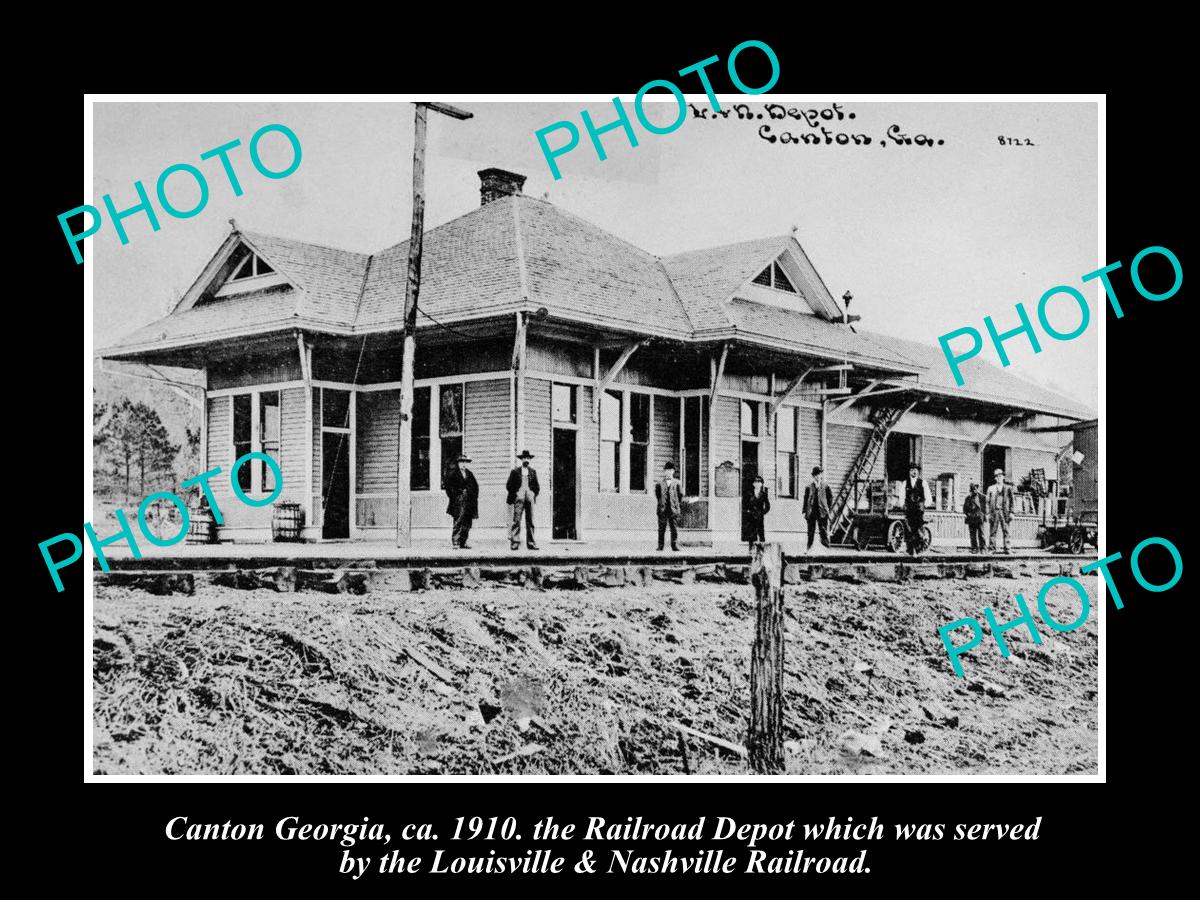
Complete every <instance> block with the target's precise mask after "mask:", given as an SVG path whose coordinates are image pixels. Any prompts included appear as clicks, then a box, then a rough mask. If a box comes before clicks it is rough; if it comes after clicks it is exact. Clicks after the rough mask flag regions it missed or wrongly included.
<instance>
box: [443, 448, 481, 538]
mask: <svg viewBox="0 0 1200 900" xmlns="http://www.w3.org/2000/svg"><path fill="white" fill-rule="evenodd" d="M470 461H471V459H470V457H468V456H465V455H463V454H459V456H458V459H456V460H455V465H454V468H452V469H451V470H450V471H449V472H447V473H446V478H445V481H444V484H445V491H446V496H447V497H448V498H449V500H450V502H449V503H448V504H446V513H447V515H449V516H450V517H451V518H453V519H454V527H453V529H452V530H451V532H450V546H452V547H454V549H456V550H458V549H462V550H470V549H471V548H470V546H469V545H468V544H467V537H468V536H469V535H470V534H471V523H472V522H473V521H474V520H475V519H477V518H479V482H477V481H476V480H475V473H474V472H472V471H471V470H470V469H468V468H467V463H469V462H470Z"/></svg>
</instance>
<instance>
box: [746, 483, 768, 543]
mask: <svg viewBox="0 0 1200 900" xmlns="http://www.w3.org/2000/svg"><path fill="white" fill-rule="evenodd" d="M743 508H744V509H745V510H746V525H747V528H746V531H747V532H748V533H749V541H750V543H751V544H753V543H754V542H755V541H765V540H766V539H767V534H766V523H765V521H764V520H765V519H766V517H767V513H769V512H770V511H771V498H770V497H768V496H767V486H766V484H765V483H764V482H763V477H762V476H761V475H755V476H754V481H752V482H751V484H750V493H749V494H748V495H747V496H746V500H745V503H744V504H743Z"/></svg>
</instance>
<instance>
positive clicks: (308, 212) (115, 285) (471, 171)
mask: <svg viewBox="0 0 1200 900" xmlns="http://www.w3.org/2000/svg"><path fill="white" fill-rule="evenodd" d="M625 99H626V108H627V109H630V118H631V120H632V121H633V123H634V128H635V131H636V133H637V136H638V139H639V146H638V147H636V148H632V147H630V146H629V145H628V143H627V142H626V138H625V137H624V134H623V132H621V131H620V130H618V131H613V132H609V133H608V134H606V135H604V136H603V142H604V145H605V148H606V149H607V151H608V154H609V159H608V160H607V161H605V162H600V161H598V160H597V159H596V156H595V154H594V152H593V150H592V148H591V146H590V142H589V141H588V138H587V135H586V132H584V131H583V126H582V124H581V123H580V118H579V110H580V109H581V108H588V109H589V110H591V111H592V116H593V119H594V121H595V122H596V124H597V125H598V126H599V125H602V124H604V123H606V122H609V121H611V120H612V119H613V113H612V106H611V104H607V105H606V104H605V103H602V102H601V103H586V104H585V103H581V102H575V103H553V104H532V103H524V104H503V103H457V104H455V105H458V106H461V107H463V108H465V109H468V110H470V111H471V112H473V113H475V117H474V118H473V119H470V120H467V121H456V120H451V119H447V118H445V117H443V116H439V115H436V114H432V113H431V114H430V117H429V118H430V123H429V153H428V156H427V159H426V227H427V228H429V227H433V226H435V225H439V224H441V223H443V222H446V221H449V220H451V219H454V218H457V217H458V216H460V215H462V214H464V213H466V212H469V211H470V210H471V209H473V208H475V207H476V206H477V205H478V204H479V180H478V177H477V176H476V171H477V170H478V169H481V168H485V167H487V166H500V167H501V168H506V169H512V170H514V171H517V172H521V173H523V174H526V175H528V176H529V180H528V181H527V182H526V184H525V192H526V193H528V194H531V195H533V196H538V197H541V196H543V195H544V194H546V193H547V192H548V194H549V199H550V200H551V201H552V202H554V203H556V204H558V205H559V206H561V207H563V208H565V209H567V210H569V211H571V212H573V213H575V214H576V215H579V216H581V217H582V218H585V219H588V220H589V221H592V222H594V223H596V224H597V225H599V226H601V227H603V228H605V229H607V230H609V231H611V232H613V233H614V234H616V235H618V236H620V237H622V238H625V239H626V240H629V241H631V242H632V243H634V244H637V245H638V246H640V247H642V248H644V249H646V250H648V251H650V252H651V253H656V254H660V255H661V254H667V253H674V252H678V251H681V250H692V249H696V248H699V247H706V246H712V245H716V244H723V243H731V242H734V241H740V240H746V239H749V238H757V237H764V236H767V235H773V234H784V233H787V232H788V231H790V230H791V228H792V226H793V225H795V226H798V228H799V230H798V232H797V237H798V239H799V240H800V243H801V244H802V245H803V247H804V248H805V250H806V252H807V253H808V255H809V257H810V258H811V259H812V261H813V264H814V265H815V266H816V267H817V270H818V271H819V272H820V273H821V276H822V278H823V279H824V280H825V283H826V284H827V285H828V286H829V289H830V291H831V292H832V293H833V294H834V296H836V297H840V296H841V294H842V293H843V292H844V291H846V290H847V289H849V290H850V291H851V292H852V293H853V294H854V301H853V304H852V306H851V311H852V312H854V313H857V314H860V315H862V316H863V321H862V326H863V327H864V328H868V329H870V330H872V331H880V332H885V333H890V334H895V335H898V336H901V337H906V338H910V339H913V340H918V341H923V342H925V343H928V344H931V345H936V342H937V337H938V336H939V335H941V334H944V333H946V332H948V331H951V330H953V329H955V328H958V327H960V326H964V325H973V326H974V327H976V328H978V329H979V330H980V331H981V332H982V331H983V317H984V316H985V315H991V316H993V318H994V319H995V321H996V324H997V327H998V328H1000V329H1001V330H1007V329H1008V328H1011V327H1013V326H1015V325H1016V324H1017V318H1016V313H1015V310H1014V309H1013V306H1014V304H1015V303H1016V302H1018V301H1022V302H1024V304H1025V307H1026V309H1027V310H1028V312H1029V315H1030V318H1031V319H1033V320H1034V321H1035V323H1036V307H1037V301H1038V299H1039V298H1040V297H1041V295H1042V293H1043V292H1045V291H1046V290H1047V289H1049V288H1051V287H1053V286H1055V285H1059V284H1066V285H1071V286H1074V287H1076V288H1078V289H1080V290H1081V291H1083V293H1084V295H1085V296H1086V297H1087V298H1088V300H1089V303H1090V304H1091V309H1092V323H1091V324H1090V325H1089V326H1088V330H1087V331H1086V332H1085V333H1084V334H1083V335H1082V336H1081V337H1079V338H1077V339H1075V340H1073V341H1069V342H1058V341H1054V340H1052V339H1050V338H1048V337H1046V336H1045V335H1042V334H1040V335H1039V336H1040V338H1041V342H1042V348H1043V349H1042V353H1041V354H1038V355H1034V354H1033V352H1032V349H1031V348H1030V346H1029V344H1028V341H1027V340H1026V339H1024V338H1020V339H1014V340H1012V341H1009V342H1007V344H1006V349H1007V350H1008V353H1009V356H1010V358H1011V360H1012V365H1011V366H1010V367H1009V370H1008V371H1010V372H1012V373H1013V374H1016V375H1020V376H1023V377H1025V378H1028V379H1030V380H1033V381H1037V382H1040V383H1042V384H1045V385H1048V386H1050V387H1054V388H1056V389H1058V390H1060V391H1062V392H1064V393H1068V394H1071V395H1073V396H1075V397H1076V398H1078V399H1081V400H1083V401H1085V402H1087V403H1088V404H1089V405H1092V406H1093V407H1095V406H1096V404H1097V401H1096V380H1097V361H1096V360H1097V356H1096V347H1097V343H1096V342H1097V325H1096V322H1097V318H1098V316H1099V315H1102V314H1103V312H1104V307H1103V305H1102V304H1100V303H1099V302H1098V294H1097V290H1098V288H1097V284H1098V282H1093V283H1092V284H1091V285H1089V286H1086V287H1085V286H1084V285H1082V284H1081V283H1080V276H1081V275H1083V274H1084V273H1086V272H1090V271H1092V270H1093V269H1096V268H1098V267H1099V266H1101V265H1103V264H1104V263H1107V262H1109V260H1101V259H1098V258H1097V256H1096V243H1097V218H1096V191H1097V172H1096V165H1097V159H1096V143H1097V141H1096V127H1097V125H1096V122H1097V119H1096V107H1095V104H1092V103H1076V104H1046V103H1021V104H1001V103H992V104H963V103H957V104H923V103H912V104H867V103H844V104H841V105H842V106H843V107H844V111H845V112H846V113H851V112H853V113H854V114H855V119H854V120H853V121H851V120H849V119H846V120H843V121H842V122H837V121H834V122H822V123H821V124H824V125H826V126H827V127H830V128H831V130H834V131H838V130H841V131H846V132H850V131H853V132H862V133H866V134H868V135H870V136H871V137H872V144H871V145H870V146H861V147H855V146H837V145H833V146H824V145H822V146H820V147H813V146H809V145H806V144H789V145H783V144H780V143H774V144H771V143H768V142H767V141H764V140H762V139H761V138H760V137H759V136H758V129H759V127H760V126H761V125H763V124H769V125H770V126H771V130H772V132H773V133H774V134H777V135H778V134H780V133H782V132H784V131H789V132H791V133H793V134H796V135H799V134H803V133H812V131H813V130H812V129H811V128H810V127H809V125H807V124H806V123H805V122H804V121H802V120H797V119H794V118H787V119H783V120H778V121H775V120H771V119H769V118H764V119H763V120H761V121H759V120H757V119H755V120H753V121H739V120H738V119H737V118H736V117H733V118H731V119H717V120H716V121H715V122H713V121H712V120H711V117H712V113H711V111H710V112H709V116H710V119H708V120H701V119H697V118H693V117H692V114H691V112H690V111H689V113H688V118H687V119H686V120H685V122H684V124H683V126H682V127H680V128H679V129H678V130H677V131H675V132H673V133H671V134H667V135H652V134H649V133H648V132H646V131H645V130H644V129H642V128H641V126H640V125H638V123H637V120H636V118H635V117H634V116H633V113H632V103H631V99H632V98H625ZM749 100H750V98H746V97H738V98H734V97H730V98H728V100H724V99H723V102H722V105H723V106H726V105H731V104H732V103H735V102H742V101H747V102H748V101H749ZM696 105H697V106H699V107H707V103H706V102H704V101H696ZM748 105H749V107H750V111H751V113H752V114H753V115H757V114H758V113H761V112H763V104H762V103H761V102H756V103H749V102H748ZM783 105H785V106H788V107H800V108H812V107H817V108H825V107H826V106H827V105H828V104H824V103H803V102H791V101H789V102H786V103H784V104H783ZM672 111H673V106H665V107H662V108H658V109H655V111H654V113H653V115H652V118H653V119H654V120H655V121H656V122H659V123H662V122H669V121H670V118H671V116H670V115H667V114H666V113H670V112H672ZM560 119H569V120H572V121H574V122H575V123H576V125H577V126H578V127H579V128H580V131H581V133H582V136H581V143H580V145H579V146H578V147H577V148H576V149H575V150H574V151H573V152H571V153H569V154H566V155H564V156H562V157H559V159H558V163H559V166H560V168H561V170H562V173H563V177H562V179H561V180H559V181H555V180H554V179H553V177H552V175H551V173H550V170H549V168H548V167H547V165H546V163H545V161H544V160H543V159H542V155H541V151H540V150H539V148H538V145H537V141H536V139H535V138H534V135H533V132H534V131H535V130H536V129H538V128H540V127H543V126H545V125H549V124H551V123H552V122H555V121H558V120H560ZM276 122H278V123H282V124H284V125H287V126H288V127H290V128H291V129H292V130H293V131H294V132H295V133H296V134H297V135H298V137H299V139H300V142H301V144H302V146H303V154H304V156H303V161H302V163H301V165H300V167H299V169H297V170H296V172H295V173H293V174H292V175H290V176H288V177H287V178H284V179H280V180H269V179H266V178H264V177H262V176H261V175H259V174H258V173H257V172H256V171H255V170H254V168H253V166H252V165H251V163H250V159H249V155H248V144H249V140H250V136H251V135H252V134H253V133H254V132H255V131H256V130H257V129H258V128H259V127H261V126H262V125H265V124H268V123H276ZM892 124H898V125H899V126H900V129H901V130H902V131H903V132H905V133H907V134H909V135H910V136H915V135H916V134H918V133H924V134H926V135H929V136H930V137H932V138H934V139H938V138H940V139H942V140H944V141H945V144H944V145H942V146H933V147H918V146H911V147H897V146H895V145H894V144H891V143H890V142H889V146H887V147H886V148H883V149H881V148H880V147H879V139H880V138H881V137H883V136H884V134H885V132H886V131H887V129H888V128H889V126H891V125H892ZM817 133H819V132H817ZM1001 135H1003V136H1008V137H1014V138H1021V139H1024V138H1028V139H1030V140H1031V141H1032V142H1033V143H1034V145H1035V146H1002V145H1001V144H1000V143H999V141H998V140H997V138H998V136H1001ZM233 138H240V139H241V140H242V146H241V147H239V148H237V149H236V150H234V151H233V152H232V153H231V159H232V160H233V162H234V165H235V168H236V169H237V172H238V174H239V177H240V180H241V183H242V187H243V188H244V191H245V193H244V194H243V196H241V197H237V198H235V197H233V195H232V191H231V190H230V188H229V184H228V181H227V180H226V179H225V176H224V174H223V173H222V172H221V169H220V164H219V162H218V161H217V160H215V159H214V160H209V161H207V162H202V161H201V160H200V158H199V157H200V154H201V152H203V151H205V150H209V149H211V148H213V147H216V146H218V145H220V144H223V143H226V142H227V141H229V140H231V139H233ZM564 139H565V138H564V136H563V134H562V133H561V132H559V133H556V134H554V135H552V136H550V138H549V140H550V141H551V144H552V146H557V145H558V143H559V142H560V141H562V140H564ZM262 147H263V155H264V158H265V159H266V161H267V163H268V165H270V166H271V167H272V168H276V169H278V168H282V167H283V166H284V165H286V163H287V161H288V160H289V159H290V156H289V152H288V150H287V145H286V141H285V140H284V139H283V138H282V137H281V136H279V135H272V136H270V137H269V138H268V139H266V140H264V142H263V145H262ZM178 162H187V163H191V164H193V165H196V166H197V167H198V168H200V169H201V171H203V172H204V173H205V174H206V176H207V177H208V182H209V187H210V197H209V201H208V205H207V206H206V207H205V209H204V210H203V211H202V212H200V213H199V214H198V215H196V216H195V217H193V218H189V219H173V218H171V217H170V216H168V215H166V214H165V213H164V212H162V211H161V209H159V211H158V214H159V220H160V224H161V226H162V228H161V230H160V231H158V232H157V233H155V232H152V231H151V228H150V226H149V223H148V222H147V220H146V218H145V216H144V215H142V214H138V215H136V216H134V217H131V218H129V219H127V220H125V226H126V229H127V231H128V233H129V238H130V243H129V244H128V245H126V246H121V244H120V243H119V241H118V240H117V237H116V234H115V231H114V230H113V228H112V225H111V223H109V222H107V221H106V222H105V224H104V226H103V228H102V229H101V231H100V233H99V234H97V235H96V236H95V237H92V238H88V239H87V242H86V244H87V250H86V253H87V254H88V256H89V264H94V265H95V303H96V317H95V322H96V326H95V328H96V344H97V347H103V346H105V345H106V344H108V343H111V342H112V341H114V340H116V339H117V338H119V337H121V336H122V335H123V334H125V333H127V332H129V331H132V330H133V329H134V328H137V327H140V326H141V325H144V324H146V323H147V322H150V321H153V320H154V319H157V318H159V317H161V316H162V315H164V314H165V312H166V311H167V310H168V309H169V308H170V306H171V305H173V303H174V302H175V301H176V300H177V299H178V297H179V295H180V293H181V292H182V291H183V290H185V289H186V288H187V286H188V285H189V284H190V283H191V281H192V280H193V279H194V278H195V276H196V275H197V274H198V273H199V271H200V269H201V268H202V267H203V265H204V264H205V263H206V262H207V261H208V259H209V257H210V256H211V254H212V253H213V251H215V250H216V248H217V247H218V245H219V244H220V243H221V241H222V240H223V239H224V238H225V236H226V235H227V234H228V232H229V225H228V219H229V218H230V217H234V218H236V219H237V221H238V224H239V225H240V226H242V227H244V228H246V229H247V230H256V231H263V232H267V233H270V234H277V235H281V236H285V237H292V238H297V239H300V240H306V241H312V242H314V243H319V244H328V245H330V246H335V247H342V248H345V249H349V250H357V251H360V252H364V253H370V252H375V251H378V250H381V249H383V248H384V247H387V246H390V245H392V244H395V243H398V242H399V241H402V240H405V239H407V237H408V232H409V227H410V221H411V215H412V213H411V198H410V191H411V179H412V168H411V166H412V106H411V104H406V103H293V102H287V103H282V102H281V103H98V104H96V106H95V112H94V172H95V192H94V196H93V198H92V200H91V202H92V203H94V204H95V205H96V206H102V202H101V197H102V196H103V195H104V194H105V193H112V194H113V201H114V204H115V205H116V207H117V209H118V210H120V209H123V208H126V207H129V206H132V205H134V204H135V203H136V202H137V198H136V194H135V192H134V188H133V182H134V181H135V180H137V179H141V180H142V182H143V184H144V185H145V187H146V190H147V192H148V193H149V194H150V195H151V196H152V197H153V195H154V185H155V181H156V180H157V177H158V174H159V173H160V172H161V171H162V170H163V169H165V168H166V167H167V166H169V165H172V164H174V163H178ZM169 197H170V198H171V200H172V202H173V203H174V204H175V205H176V206H177V207H179V208H183V209H186V208H188V207H190V206H192V205H194V202H195V199H196V193H195V189H194V187H192V186H191V185H190V184H189V179H188V178H187V177H186V176H183V175H175V176H173V177H172V179H171V180H170V182H169ZM155 205H156V208H157V201H155ZM64 250H65V248H64ZM1055 304H1056V305H1052V307H1051V309H1052V312H1051V314H1050V318H1051V322H1052V323H1053V324H1055V325H1056V327H1058V329H1059V330H1061V331H1069V330H1072V328H1073V327H1074V326H1075V325H1076V324H1077V322H1078V318H1077V316H1078V312H1077V310H1075V309H1074V308H1073V306H1072V305H1070V304H1069V303H1068V302H1067V301H1065V300H1063V299H1062V298H1058V300H1056V301H1055ZM1057 304H1061V305H1057ZM983 358H985V359H988V360H990V361H992V362H996V361H997V360H996V357H995V354H994V351H992V350H991V348H990V345H987V346H985V349H984V352H983Z"/></svg>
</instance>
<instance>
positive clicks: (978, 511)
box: [963, 481, 987, 553]
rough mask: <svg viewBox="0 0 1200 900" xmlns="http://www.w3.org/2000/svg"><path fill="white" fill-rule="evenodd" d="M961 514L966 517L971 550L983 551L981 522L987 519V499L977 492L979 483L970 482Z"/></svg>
mask: <svg viewBox="0 0 1200 900" xmlns="http://www.w3.org/2000/svg"><path fill="white" fill-rule="evenodd" d="M963 515H965V516H966V519H967V530H968V531H969V532H970V534H971V552H972V553H983V552H984V551H985V550H987V540H986V539H985V538H984V536H983V523H984V522H985V521H986V519H987V499H986V498H985V497H984V496H983V494H981V493H979V483H978V482H975V481H972V482H971V493H969V494H967V496H966V498H965V499H964V500H963Z"/></svg>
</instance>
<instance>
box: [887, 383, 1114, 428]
mask: <svg viewBox="0 0 1200 900" xmlns="http://www.w3.org/2000/svg"><path fill="white" fill-rule="evenodd" d="M882 386H884V387H906V388H910V389H911V390H912V391H913V392H914V393H924V394H936V395H937V396H939V397H948V398H951V399H954V400H965V401H968V402H975V403H986V404H989V405H991V406H999V407H1003V408H1005V409H1011V410H1013V411H1014V412H1018V413H1037V414H1039V415H1044V416H1058V417H1059V418H1063V419H1074V420H1077V421H1085V420H1087V419H1088V418H1091V417H1092V414H1091V413H1088V414H1086V415H1085V414H1083V413H1080V412H1078V411H1072V410H1069V409H1066V408H1065V407H1057V406H1050V405H1049V404H1045V403H1036V402H1035V403H1027V402H1022V401H1018V400H1013V399H1012V398H1011V397H1001V396H998V395H996V394H984V393H980V392H979V391H965V390H963V389H961V388H947V387H943V386H941V385H931V384H925V383H923V382H920V381H918V382H917V383H916V384H911V383H905V382H893V381H885V382H884V383H883V385H882ZM868 396H869V395H868Z"/></svg>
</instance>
